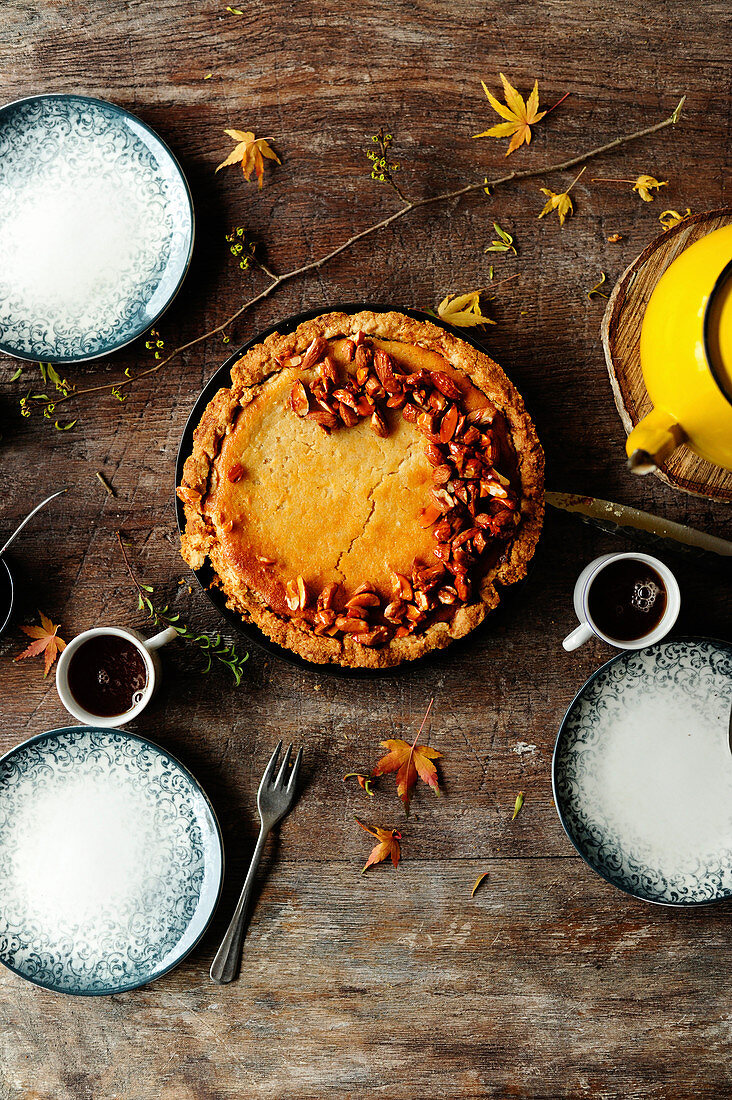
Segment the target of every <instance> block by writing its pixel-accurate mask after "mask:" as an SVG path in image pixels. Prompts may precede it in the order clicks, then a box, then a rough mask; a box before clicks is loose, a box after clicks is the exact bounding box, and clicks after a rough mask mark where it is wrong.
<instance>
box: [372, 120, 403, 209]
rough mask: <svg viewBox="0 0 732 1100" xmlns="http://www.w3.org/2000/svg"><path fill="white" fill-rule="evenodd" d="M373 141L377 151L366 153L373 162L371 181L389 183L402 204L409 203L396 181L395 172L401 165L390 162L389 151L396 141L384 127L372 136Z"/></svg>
mask: <svg viewBox="0 0 732 1100" xmlns="http://www.w3.org/2000/svg"><path fill="white" fill-rule="evenodd" d="M371 140H372V142H373V143H374V144H375V145H376V146H377V149H369V150H368V152H367V153H366V156H367V157H368V159H369V160H370V161H371V179H372V180H376V182H377V183H388V184H389V186H390V187H392V188H393V189H394V190H395V191H396V193H397V195H398V196H399V198H400V199H401V200H402V202H409V200H408V199H407V197H406V195H405V194H404V192H403V191H402V189H401V187H400V186H399V184H398V183H397V182H396V180H395V179H394V172H398V171H399V169H400V168H401V165H400V164H398V163H397V162H396V161H395V162H393V163H391V162H390V161H389V156H390V153H389V150H390V148H391V143H392V141H393V140H394V137H393V135H392V134H387V133H385V132H384V128H383V126H380V127H379V132H378V134H372V135H371ZM377 150H378V151H377Z"/></svg>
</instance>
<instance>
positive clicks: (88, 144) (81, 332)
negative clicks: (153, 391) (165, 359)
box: [0, 95, 193, 363]
mask: <svg viewBox="0 0 732 1100" xmlns="http://www.w3.org/2000/svg"><path fill="white" fill-rule="evenodd" d="M192 248H193V205H192V202H191V196H190V192H189V190H188V184H187V183H186V180H185V178H184V176H183V173H182V171H181V168H180V165H179V164H178V162H177V160H176V159H175V157H174V156H173V154H172V153H171V151H170V149H169V148H168V146H167V145H166V144H165V143H164V142H163V141H162V140H161V139H160V138H159V137H158V136H157V134H155V133H154V132H153V131H152V130H151V129H150V128H149V126H146V125H145V123H144V122H141V121H140V119H139V118H136V117H135V116H134V115H131V114H130V113H129V112H128V111H125V110H123V109H122V108H121V107H117V106H115V105H114V104H112V103H105V102H103V101H102V100H99V99H89V98H87V97H86V96H77V95H40V96H33V97H31V98H30V99H21V100H18V101H17V102H16V103H10V104H8V105H7V106H6V107H3V108H2V109H0V351H4V352H6V353H7V354H9V355H15V356H18V357H19V358H21V359H34V360H40V361H42V362H52V363H73V362H79V361H81V360H83V359H93V358H94V357H95V356H98V355H106V354H107V353H108V352H111V351H114V350H115V349H116V348H119V347H122V345H124V344H127V343H129V342H130V340H134V338H135V337H136V336H139V335H140V334H141V333H142V332H144V331H145V329H146V328H148V327H149V326H151V325H153V324H154V323H155V321H156V320H157V318H158V317H159V316H160V314H161V313H162V312H163V310H164V309H165V308H166V306H167V305H168V304H169V303H170V302H171V300H172V299H173V297H174V296H175V294H176V292H177V290H178V287H179V286H180V284H181V283H182V281H183V277H184V276H185V273H186V271H187V269H188V263H189V261H190V256H191V251H192Z"/></svg>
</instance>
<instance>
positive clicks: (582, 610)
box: [562, 552, 681, 652]
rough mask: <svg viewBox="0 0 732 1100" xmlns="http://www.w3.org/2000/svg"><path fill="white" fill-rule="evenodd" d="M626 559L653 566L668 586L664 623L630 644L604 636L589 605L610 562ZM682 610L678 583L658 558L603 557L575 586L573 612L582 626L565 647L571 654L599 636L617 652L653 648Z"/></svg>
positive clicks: (581, 576) (628, 555)
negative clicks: (589, 599)
mask: <svg viewBox="0 0 732 1100" xmlns="http://www.w3.org/2000/svg"><path fill="white" fill-rule="evenodd" d="M624 558H627V559H630V560H631V561H642V562H645V564H646V565H650V566H651V568H652V569H655V570H656V572H657V573H658V575H659V576H660V578H661V580H662V581H663V583H664V585H665V586H666V609H665V611H664V613H663V617H662V618H661V621H660V622H659V623H658V625H657V626H656V627H654V629H653V630H650V631H649V632H648V633H647V634H644V635H643V637H641V638H632V639H630V640H629V641H621V640H620V639H619V638H611V637H609V636H608V635H607V634H604V633H603V632H602V630H600V628H599V626H597V624H596V623H595V622H594V620H593V618H592V616H591V615H590V611H589V608H588V606H587V602H588V597H589V594H590V588H591V587H592V582H593V581H594V580H595V578H596V577H597V575H598V573H600V572H601V571H602V570H603V569H604V568H605V566H606V565H608V564H609V563H610V562H611V561H621V560H622V559H624ZM680 609H681V593H680V592H679V585H678V581H677V580H676V577H675V576H674V575H673V573H672V572H671V570H670V569H669V568H668V566H666V565H664V564H663V562H662V561H659V560H658V558H653V557H651V555H650V554H636V553H633V552H631V553H628V554H603V555H602V556H601V557H599V558H595V560H594V561H591V562H590V564H589V565H586V566H585V568H584V569H583V570H582V572H581V573H580V575H579V577H578V578H577V583H576V584H575V586H574V610H575V613H576V615H577V618H578V619H579V621H580V625H579V626H577V627H575V629H574V630H573V631H572V633H571V634H568V635H567V637H566V638H565V639H564V641H563V642H562V645H563V646H564V648H565V649H566V650H567V651H570V652H571V650H573V649H579V647H580V646H581V645H584V643H585V642H588V641H589V640H590V638H594V637H597V638H601V639H602V641H603V642H607V644H608V645H612V646H615V648H616V649H645V647H646V646H648V645H653V643H654V642H660V641H661V639H662V638H665V637H666V635H667V634H668V632H669V630H670V629H671V627H672V626H673V625H674V623H675V622H676V619H677V618H678V614H679V610H680Z"/></svg>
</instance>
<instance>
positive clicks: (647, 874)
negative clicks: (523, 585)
mask: <svg viewBox="0 0 732 1100" xmlns="http://www.w3.org/2000/svg"><path fill="white" fill-rule="evenodd" d="M730 707H732V646H729V645H725V644H723V643H717V642H712V641H685V640H675V641H666V642H661V643H659V644H657V645H654V646H651V647H649V648H648V649H644V650H639V651H637V652H627V653H622V654H620V655H619V656H618V657H615V658H614V659H613V660H611V661H609V662H608V663H607V664H606V665H604V666H603V667H602V668H601V669H599V671H598V672H597V673H595V675H594V676H592V677H591V678H590V679H589V680H588V681H587V683H586V684H585V685H584V687H583V688H582V689H581V691H580V692H579V694H578V695H577V697H576V698H575V700H574V701H573V703H572V704H571V706H570V708H569V710H568V711H567V714H566V715H565V718H564V721H563V723H562V726H561V729H560V731H559V736H558V738H557V743H556V748H555V750H554V765H553V782H554V800H555V803H556V806H557V811H558V813H559V817H560V819H561V821H562V824H563V825H564V828H565V830H566V832H567V834H568V836H569V838H570V840H571V841H572V843H573V844H574V845H575V847H576V848H577V850H578V851H579V853H580V855H581V856H582V857H583V858H584V859H585V860H586V861H587V863H589V865H590V866H591V867H592V868H593V869H594V870H595V871H597V873H598V874H600V875H602V877H603V878H605V879H607V880H608V882H611V883H612V884H613V885H615V886H617V887H619V888H620V889H621V890H624V891H626V892H627V893H629V894H633V895H634V896H635V897H638V898H641V899H643V900H645V901H652V902H659V903H662V904H666V905H698V904H703V903H706V902H711V901H718V900H721V899H723V898H727V897H732V754H731V753H730V749H729V743H728V735H729V721H730Z"/></svg>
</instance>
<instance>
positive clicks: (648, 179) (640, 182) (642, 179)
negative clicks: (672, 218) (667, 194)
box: [592, 175, 668, 202]
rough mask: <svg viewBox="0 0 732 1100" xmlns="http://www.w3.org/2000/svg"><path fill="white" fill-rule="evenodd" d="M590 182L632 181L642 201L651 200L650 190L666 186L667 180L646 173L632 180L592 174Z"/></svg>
mask: <svg viewBox="0 0 732 1100" xmlns="http://www.w3.org/2000/svg"><path fill="white" fill-rule="evenodd" d="M592 183H632V185H633V190H634V191H636V192H637V193H638V194H639V195H640V197H641V198H642V199H643V202H653V195H652V194H651V191H658V189H659V188H660V187H667V186H668V180H657V179H656V178H655V176H646V175H641V176H637V177H636V178H635V179H634V180H625V179H615V178H614V177H611V176H593V177H592Z"/></svg>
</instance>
